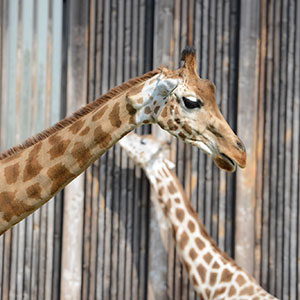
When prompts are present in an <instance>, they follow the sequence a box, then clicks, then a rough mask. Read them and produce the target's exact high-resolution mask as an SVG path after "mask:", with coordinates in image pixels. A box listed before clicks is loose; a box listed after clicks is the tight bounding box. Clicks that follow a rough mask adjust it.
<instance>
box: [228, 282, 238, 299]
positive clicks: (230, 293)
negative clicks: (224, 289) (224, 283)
mask: <svg viewBox="0 0 300 300" xmlns="http://www.w3.org/2000/svg"><path fill="white" fill-rule="evenodd" d="M235 294H236V288H235V287H234V286H233V285H232V286H231V287H230V289H229V292H228V296H229V297H231V296H233V295H235Z"/></svg>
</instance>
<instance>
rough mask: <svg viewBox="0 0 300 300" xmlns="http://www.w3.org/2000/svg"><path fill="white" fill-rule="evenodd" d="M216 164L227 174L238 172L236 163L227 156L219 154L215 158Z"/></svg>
mask: <svg viewBox="0 0 300 300" xmlns="http://www.w3.org/2000/svg"><path fill="white" fill-rule="evenodd" d="M213 160H214V162H215V164H216V165H217V166H218V167H219V168H220V169H222V170H225V171H227V172H230V173H232V172H234V171H235V170H236V163H235V162H234V161H233V160H232V159H230V158H229V157H228V156H227V155H225V154H219V155H216V156H214V157H213Z"/></svg>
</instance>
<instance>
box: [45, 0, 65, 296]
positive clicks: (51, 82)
mask: <svg viewBox="0 0 300 300" xmlns="http://www.w3.org/2000/svg"><path fill="white" fill-rule="evenodd" d="M49 4H50V9H51V11H50V16H49V22H50V26H49V31H50V35H49V42H48V49H50V50H49V53H48V61H49V65H51V67H49V65H48V70H47V82H48V88H47V92H48V93H47V95H48V97H49V101H50V103H49V104H48V106H49V108H50V109H49V116H48V120H49V123H50V124H51V125H52V124H54V123H56V122H58V121H59V119H60V101H61V77H62V76H61V72H62V68H61V65H62V57H61V55H62V9H63V7H62V2H61V1H59V0H54V1H52V2H50V3H49ZM49 43H51V44H49ZM50 70H51V72H50ZM49 72H50V74H49ZM47 110H48V109H47ZM50 124H49V125H50ZM60 200H61V199H60V196H56V197H55V199H52V200H50V201H49V202H48V203H47V204H46V205H47V206H46V209H47V224H46V228H47V233H46V239H45V244H46V249H47V250H46V254H45V255H46V262H45V263H46V265H45V291H44V295H45V296H44V297H45V299H48V300H50V299H55V298H56V297H57V293H58V291H57V289H56V287H57V285H58V282H57V281H56V276H55V275H54V274H55V273H56V272H59V269H58V268H59V265H58V264H56V257H55V248H56V245H57V243H56V240H55V225H56V223H57V222H60V219H59V216H60V215H59V214H56V206H57V204H56V201H57V202H59V201H60Z"/></svg>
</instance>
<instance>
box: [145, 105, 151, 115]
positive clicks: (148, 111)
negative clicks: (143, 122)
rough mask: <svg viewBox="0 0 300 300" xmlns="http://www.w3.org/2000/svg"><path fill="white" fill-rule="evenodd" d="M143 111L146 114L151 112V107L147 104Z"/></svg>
mask: <svg viewBox="0 0 300 300" xmlns="http://www.w3.org/2000/svg"><path fill="white" fill-rule="evenodd" d="M144 112H145V114H146V115H149V114H151V108H150V107H149V106H147V107H146V108H145V110H144Z"/></svg>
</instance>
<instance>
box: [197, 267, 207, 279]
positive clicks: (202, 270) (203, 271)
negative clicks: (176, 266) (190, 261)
mask: <svg viewBox="0 0 300 300" xmlns="http://www.w3.org/2000/svg"><path fill="white" fill-rule="evenodd" d="M197 271H198V273H199V275H200V278H201V281H202V282H205V279H206V268H205V267H204V266H203V265H202V264H199V266H198V267H197Z"/></svg>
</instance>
